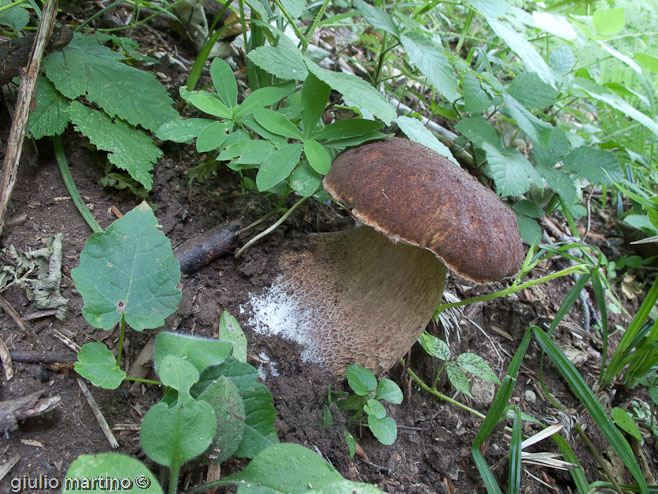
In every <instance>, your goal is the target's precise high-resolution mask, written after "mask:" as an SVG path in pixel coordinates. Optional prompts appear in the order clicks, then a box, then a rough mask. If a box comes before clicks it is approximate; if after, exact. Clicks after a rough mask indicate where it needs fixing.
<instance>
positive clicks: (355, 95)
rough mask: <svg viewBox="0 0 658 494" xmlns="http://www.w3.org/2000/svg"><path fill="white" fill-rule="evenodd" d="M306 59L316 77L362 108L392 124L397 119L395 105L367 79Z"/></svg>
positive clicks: (309, 68)
mask: <svg viewBox="0 0 658 494" xmlns="http://www.w3.org/2000/svg"><path fill="white" fill-rule="evenodd" d="M305 61H306V66H307V67H308V70H309V71H310V72H311V73H312V74H313V75H314V76H315V77H317V78H318V79H320V80H321V81H322V82H324V83H325V84H327V85H328V86H330V87H331V88H332V89H334V90H336V91H338V92H339V93H341V94H342V95H343V96H346V97H348V98H349V99H350V100H351V101H354V102H356V103H358V104H359V105H360V106H361V108H364V109H366V110H368V111H369V112H371V113H372V114H373V115H374V116H375V117H377V118H379V119H380V120H381V121H382V122H384V123H386V124H390V123H391V122H392V121H393V120H394V119H395V116H396V113H395V108H393V105H391V104H390V103H389V102H388V101H386V98H384V96H382V94H381V93H380V92H379V91H377V90H376V89H375V88H374V87H372V86H371V85H370V84H368V83H367V82H366V81H364V80H362V79H359V78H358V77H356V76H354V75H351V74H346V73H343V72H332V71H331V70H327V69H323V68H322V67H320V66H319V65H318V64H316V63H315V62H313V61H312V60H310V59H308V58H306V59H305Z"/></svg>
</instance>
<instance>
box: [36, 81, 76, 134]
mask: <svg viewBox="0 0 658 494" xmlns="http://www.w3.org/2000/svg"><path fill="white" fill-rule="evenodd" d="M34 106H35V109H34V110H32V111H31V112H30V117H29V119H28V121H27V131H28V132H29V133H30V135H31V136H32V137H34V138H35V139H41V138H42V137H44V136H54V135H58V134H61V133H62V132H64V130H65V129H66V127H67V126H68V124H69V113H68V107H69V101H68V100H67V99H66V98H65V97H64V96H62V95H61V94H60V93H59V92H58V91H57V90H56V89H55V86H53V84H52V83H51V82H50V81H49V80H48V79H46V78H45V77H41V76H39V82H38V84H37V89H36V92H35V93H34Z"/></svg>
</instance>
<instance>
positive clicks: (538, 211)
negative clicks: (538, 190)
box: [512, 199, 544, 218]
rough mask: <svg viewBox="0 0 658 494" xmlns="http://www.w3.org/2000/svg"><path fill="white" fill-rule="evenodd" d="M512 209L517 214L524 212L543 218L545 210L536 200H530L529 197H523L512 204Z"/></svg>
mask: <svg viewBox="0 0 658 494" xmlns="http://www.w3.org/2000/svg"><path fill="white" fill-rule="evenodd" d="M512 210H513V211H514V212H515V213H516V214H523V215H525V216H529V217H530V218H543V217H544V210H543V209H542V208H541V207H540V206H539V205H537V203H536V202H534V201H529V200H528V199H521V200H520V201H518V202H516V203H515V204H514V206H512Z"/></svg>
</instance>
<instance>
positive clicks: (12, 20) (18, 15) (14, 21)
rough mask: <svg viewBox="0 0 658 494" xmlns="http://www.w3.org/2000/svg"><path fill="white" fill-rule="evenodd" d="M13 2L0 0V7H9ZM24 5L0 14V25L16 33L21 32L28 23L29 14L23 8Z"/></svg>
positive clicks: (15, 6) (11, 0)
mask: <svg viewBox="0 0 658 494" xmlns="http://www.w3.org/2000/svg"><path fill="white" fill-rule="evenodd" d="M12 3H13V0H0V7H5V6H7V5H11V4H12ZM25 7H26V4H22V5H20V4H19V5H14V6H13V7H11V8H10V9H8V10H5V11H4V12H0V24H2V25H4V26H9V27H11V28H12V29H15V30H16V31H22V30H23V29H24V28H25V26H27V24H28V23H29V22H30V14H29V13H28V11H27V9H26V8H25Z"/></svg>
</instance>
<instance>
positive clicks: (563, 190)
mask: <svg viewBox="0 0 658 494" xmlns="http://www.w3.org/2000/svg"><path fill="white" fill-rule="evenodd" d="M536 170H537V172H539V174H540V175H541V177H542V178H543V179H544V180H546V183H548V185H549V187H550V188H551V189H552V190H553V192H555V193H556V194H558V195H559V196H560V197H561V198H562V200H564V202H565V204H567V205H569V206H571V205H572V204H573V203H574V202H575V201H576V199H577V191H576V186H575V185H574V184H573V180H572V179H571V177H570V176H569V175H568V174H566V173H565V172H563V171H562V170H556V169H555V168H552V167H547V166H543V165H538V166H537V168H536Z"/></svg>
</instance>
